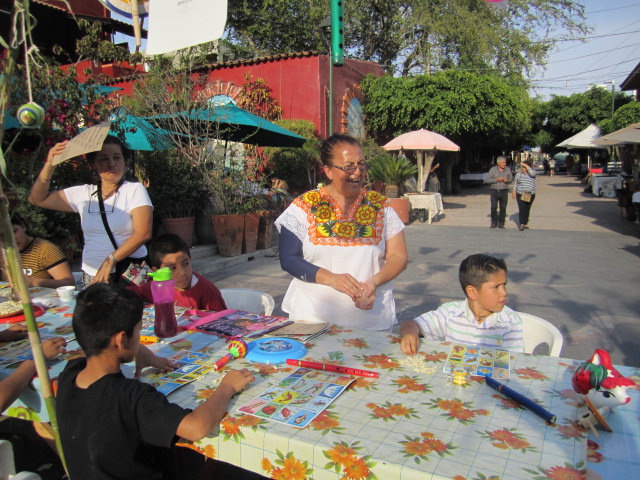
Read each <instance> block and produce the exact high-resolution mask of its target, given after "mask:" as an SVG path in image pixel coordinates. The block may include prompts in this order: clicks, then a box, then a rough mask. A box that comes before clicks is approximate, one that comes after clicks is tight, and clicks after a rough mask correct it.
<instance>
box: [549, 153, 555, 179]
mask: <svg viewBox="0 0 640 480" xmlns="http://www.w3.org/2000/svg"><path fill="white" fill-rule="evenodd" d="M555 171H556V159H555V158H553V157H551V158H550V159H549V174H550V175H551V176H552V177H553V174H554V173H555Z"/></svg>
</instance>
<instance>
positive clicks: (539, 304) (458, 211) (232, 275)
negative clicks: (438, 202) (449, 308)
mask: <svg viewBox="0 0 640 480" xmlns="http://www.w3.org/2000/svg"><path fill="white" fill-rule="evenodd" d="M537 188H538V194H537V195H536V199H535V202H534V204H533V207H532V213H531V219H530V226H531V230H529V231H524V232H520V231H518V230H517V226H516V221H517V205H516V202H515V201H513V200H512V199H511V198H510V199H509V205H508V222H507V229H506V230H499V229H496V230H490V229H489V228H488V226H489V223H490V221H489V197H488V188H487V187H485V186H479V187H470V188H465V189H463V190H462V194H460V195H450V196H446V197H445V198H444V206H445V214H444V216H443V217H441V218H440V219H439V220H438V221H436V222H434V223H433V224H431V225H428V224H426V223H418V222H414V223H412V224H410V225H408V226H407V228H406V230H405V233H406V238H407V244H408V247H409V266H408V268H407V270H406V271H405V272H404V273H403V274H402V275H400V276H399V277H398V279H397V281H396V288H395V292H396V294H395V297H396V303H397V308H398V317H399V320H400V321H405V320H407V319H410V318H413V317H415V316H416V315H418V314H420V313H422V312H424V311H427V310H430V309H434V308H436V307H438V306H439V305H440V304H441V303H443V302H446V301H449V300H453V299H459V298H462V296H463V293H462V290H461V288H460V285H459V283H458V280H457V271H458V266H459V264H460V261H461V260H462V259H463V258H465V257H466V256H467V255H470V254H473V253H487V254H490V255H495V256H500V257H503V258H504V259H505V260H506V261H507V264H508V266H509V287H508V289H509V301H508V305H509V306H511V307H512V308H514V309H515V310H521V311H526V312H529V313H532V314H535V315H538V316H540V317H542V318H545V319H547V320H549V321H550V322H552V323H553V324H554V325H556V326H557V327H558V328H559V329H560V330H561V332H562V333H563V336H564V339H565V343H564V348H563V351H562V355H563V356H566V357H571V358H578V359H587V358H588V357H589V356H590V355H591V354H592V353H593V350H594V349H595V348H598V347H602V348H606V349H607V350H609V351H610V353H611V355H612V358H613V361H614V363H618V364H625V365H632V366H640V348H638V347H639V343H640V301H639V299H638V293H637V292H638V290H637V289H638V286H637V285H638V284H639V283H640V274H639V271H640V262H639V261H638V257H639V256H640V245H639V238H640V225H636V224H634V223H633V222H628V221H626V220H622V219H621V218H620V210H619V208H618V207H617V202H616V200H615V199H607V198H597V197H594V196H593V195H592V194H591V193H584V185H581V184H580V182H579V180H578V179H576V178H575V177H570V176H569V177H568V176H566V175H557V176H555V177H553V178H551V177H544V176H540V177H538V185H537ZM212 261H213V259H212ZM207 276H208V277H209V278H210V279H212V280H213V281H214V282H216V284H217V285H218V286H219V287H220V288H225V287H226V288H232V287H242V288H256V289H259V290H263V291H265V292H268V293H269V294H271V295H272V296H273V297H274V298H275V300H276V305H277V306H276V310H275V311H274V313H276V314H282V311H281V310H280V309H279V305H280V303H281V302H282V298H283V296H284V293H285V291H286V288H287V286H288V284H289V276H288V275H287V274H285V273H284V272H282V271H281V270H280V265H279V261H278V260H277V259H276V258H269V257H256V258H255V259H254V260H251V261H248V262H245V263H242V264H239V265H236V266H233V267H229V268H225V269H222V270H218V271H215V272H213V273H211V274H209V275H207Z"/></svg>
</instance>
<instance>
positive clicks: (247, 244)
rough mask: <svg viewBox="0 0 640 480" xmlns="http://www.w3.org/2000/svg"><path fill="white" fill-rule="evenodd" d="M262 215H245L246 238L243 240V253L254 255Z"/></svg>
mask: <svg viewBox="0 0 640 480" xmlns="http://www.w3.org/2000/svg"><path fill="white" fill-rule="evenodd" d="M259 226H260V215H258V214H257V213H255V212H251V213H245V214H244V236H243V239H242V253H253V252H255V251H256V246H257V244H258V228H259Z"/></svg>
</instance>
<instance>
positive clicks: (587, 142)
mask: <svg viewBox="0 0 640 480" xmlns="http://www.w3.org/2000/svg"><path fill="white" fill-rule="evenodd" d="M601 133H602V132H601V131H600V128H599V127H598V126H597V125H595V124H593V123H592V124H591V125H589V126H588V127H587V128H585V129H584V130H582V131H581V132H578V133H576V134H575V135H574V136H573V137H569V138H567V139H566V140H565V141H564V142H560V143H559V144H558V145H556V146H557V147H564V148H567V149H585V150H590V149H592V148H602V149H606V148H607V147H605V146H601V145H595V144H594V143H593V141H594V140H595V139H596V138H598V137H600V135H601ZM587 168H591V155H589V154H587Z"/></svg>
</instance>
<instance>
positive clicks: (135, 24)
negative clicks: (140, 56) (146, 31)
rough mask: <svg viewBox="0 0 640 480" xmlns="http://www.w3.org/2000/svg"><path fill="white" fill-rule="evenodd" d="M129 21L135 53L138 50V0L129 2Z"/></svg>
mask: <svg viewBox="0 0 640 480" xmlns="http://www.w3.org/2000/svg"><path fill="white" fill-rule="evenodd" d="M131 20H132V22H133V34H134V35H135V37H136V53H138V51H139V50H140V43H141V37H142V35H141V33H140V15H139V13H138V0H131Z"/></svg>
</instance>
